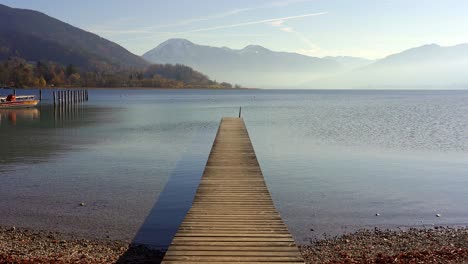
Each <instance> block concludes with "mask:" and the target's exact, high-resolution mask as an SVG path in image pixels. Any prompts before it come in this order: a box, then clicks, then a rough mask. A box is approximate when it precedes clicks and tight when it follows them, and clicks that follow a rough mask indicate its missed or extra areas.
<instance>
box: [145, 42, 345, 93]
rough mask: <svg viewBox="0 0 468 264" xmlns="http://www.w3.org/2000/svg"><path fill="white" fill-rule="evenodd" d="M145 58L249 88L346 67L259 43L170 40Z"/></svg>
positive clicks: (290, 81) (297, 81)
mask: <svg viewBox="0 0 468 264" xmlns="http://www.w3.org/2000/svg"><path fill="white" fill-rule="evenodd" d="M143 58H145V59H146V60H148V61H150V62H153V63H180V64H184V65H188V66H190V67H193V68H195V69H197V70H200V71H201V72H204V73H206V74H208V75H209V76H210V77H211V78H214V79H221V80H226V81H229V82H232V83H240V84H242V85H245V86H250V87H272V86H276V87H280V86H285V85H287V86H292V85H296V84H300V83H301V81H302V80H303V77H304V76H307V79H306V80H312V79H314V78H318V76H327V75H330V74H332V73H335V72H337V71H342V70H344V67H343V66H342V65H341V64H339V63H338V62H336V61H335V60H333V59H329V58H315V57H309V56H305V55H301V54H297V53H289V52H275V51H271V50H269V49H266V48H264V47H262V46H258V45H249V46H247V47H245V48H243V49H240V50H236V49H230V48H226V47H222V48H217V47H211V46H203V45H197V44H194V43H192V42H190V41H188V40H185V39H170V40H168V41H166V42H163V43H161V44H160V45H159V46H157V47H156V48H154V49H152V50H150V51H148V52H147V53H145V54H144V55H143Z"/></svg>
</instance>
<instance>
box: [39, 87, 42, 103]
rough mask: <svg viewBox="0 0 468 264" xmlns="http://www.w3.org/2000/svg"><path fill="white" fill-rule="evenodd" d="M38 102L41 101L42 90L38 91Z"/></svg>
mask: <svg viewBox="0 0 468 264" xmlns="http://www.w3.org/2000/svg"><path fill="white" fill-rule="evenodd" d="M39 101H42V89H39Z"/></svg>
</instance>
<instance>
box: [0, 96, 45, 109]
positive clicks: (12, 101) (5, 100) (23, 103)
mask: <svg viewBox="0 0 468 264" xmlns="http://www.w3.org/2000/svg"><path fill="white" fill-rule="evenodd" d="M37 104H39V100H36V98H35V96H34V95H20V96H16V95H14V94H10V95H8V96H7V97H0V108H27V107H34V106H36V105H37Z"/></svg>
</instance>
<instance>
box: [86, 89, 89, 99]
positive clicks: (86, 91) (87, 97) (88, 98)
mask: <svg viewBox="0 0 468 264" xmlns="http://www.w3.org/2000/svg"><path fill="white" fill-rule="evenodd" d="M88 100H89V97H88V89H86V101H88Z"/></svg>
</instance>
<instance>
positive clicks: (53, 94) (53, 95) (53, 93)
mask: <svg viewBox="0 0 468 264" xmlns="http://www.w3.org/2000/svg"><path fill="white" fill-rule="evenodd" d="M52 97H53V100H54V109H55V91H54V92H52Z"/></svg>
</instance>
